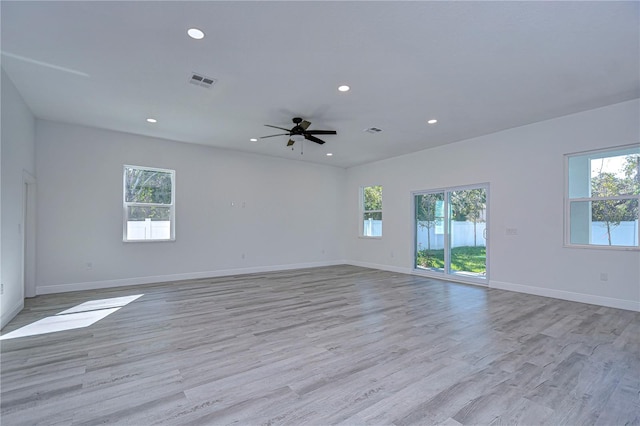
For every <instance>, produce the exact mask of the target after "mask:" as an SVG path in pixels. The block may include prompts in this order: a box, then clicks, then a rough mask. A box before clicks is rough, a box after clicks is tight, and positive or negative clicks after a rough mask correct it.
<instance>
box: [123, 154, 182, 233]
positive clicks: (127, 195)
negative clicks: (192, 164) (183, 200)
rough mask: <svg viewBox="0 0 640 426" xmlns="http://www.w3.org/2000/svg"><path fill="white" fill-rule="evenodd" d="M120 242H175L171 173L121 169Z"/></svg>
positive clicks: (146, 168) (150, 169)
mask: <svg viewBox="0 0 640 426" xmlns="http://www.w3.org/2000/svg"><path fill="white" fill-rule="evenodd" d="M123 176H124V177H123V188H124V194H123V199H124V232H123V239H124V241H171V240H174V239H175V171H174V170H166V169H154V168H151V167H138V166H124V173H123Z"/></svg>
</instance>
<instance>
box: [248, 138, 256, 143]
mask: <svg viewBox="0 0 640 426" xmlns="http://www.w3.org/2000/svg"><path fill="white" fill-rule="evenodd" d="M249 140H250V141H251V142H258V139H256V138H251V139H249Z"/></svg>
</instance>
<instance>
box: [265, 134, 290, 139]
mask: <svg viewBox="0 0 640 426" xmlns="http://www.w3.org/2000/svg"><path fill="white" fill-rule="evenodd" d="M275 136H289V133H279V134H277V135H269V136H260V139H264V138H273V137H275Z"/></svg>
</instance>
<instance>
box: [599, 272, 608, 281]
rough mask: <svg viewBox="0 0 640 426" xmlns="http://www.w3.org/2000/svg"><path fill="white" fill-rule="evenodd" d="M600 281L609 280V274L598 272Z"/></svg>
mask: <svg viewBox="0 0 640 426" xmlns="http://www.w3.org/2000/svg"><path fill="white" fill-rule="evenodd" d="M600 281H609V274H607V273H606V272H600Z"/></svg>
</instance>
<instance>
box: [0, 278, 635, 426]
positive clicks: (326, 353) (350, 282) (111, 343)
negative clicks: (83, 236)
mask: <svg viewBox="0 0 640 426" xmlns="http://www.w3.org/2000/svg"><path fill="white" fill-rule="evenodd" d="M134 294H144V296H142V297H140V298H139V299H137V300H135V301H134V302H132V303H130V304H128V305H126V306H124V307H122V308H121V309H120V310H118V311H117V312H115V313H113V314H111V315H109V316H107V317H106V318H104V319H102V320H100V321H98V322H97V323H95V324H93V325H91V326H89V327H86V328H81V329H76V330H69V331H61V332H57V333H49V334H43V335H37V336H30V337H21V338H16V339H9V340H3V341H2V342H1V365H0V368H1V395H0V397H1V418H0V420H1V422H2V425H3V426H5V425H6V426H8V425H37V424H41V425H94V424H129V425H152V424H154V425H155V424H158V425H227V424H241V425H244V424H246V425H304V424H309V425H325V424H327V425H328V424H344V425H364V424H374V425H387V424H393V425H413V424H419V425H429V424H444V425H458V424H465V425H466V424H483V425H484V424H486V425H503V424H523V425H533V424H549V425H557V424H565V425H585V424H601V425H631V424H635V425H638V424H640V399H639V398H640V313H637V312H630V311H623V310H617V309H612V308H605V307H599V306H593V305H586V304H581V303H574V302H567V301H561V300H555V299H549V298H543V297H537V296H531V295H525V294H518V293H512V292H506V291H500V290H491V289H486V288H481V287H475V286H468V285H462V284H455V283H447V282H442V281H438V280H433V279H427V278H423V277H417V276H411V275H403V274H397V273H391V272H384V271H378V270H372V269H365V268H359V267H354V266H336V267H326V268H313V269H304V270H295V271H284V272H274V273H266V274H253V275H244V276H235V277H223V278H215V279H204V280H195V281H183V282H176V283H165V284H156V285H144V286H135V287H121V288H117V289H108V290H100V291H86V292H75V293H65V294H59V295H47V296H39V297H37V298H34V299H30V300H27V302H26V308H25V310H24V311H23V312H22V313H20V314H19V315H18V316H17V317H16V318H15V319H14V320H13V321H12V322H11V323H10V324H9V325H8V326H7V327H5V329H4V330H3V334H7V333H9V332H11V331H12V330H15V329H18V328H20V327H21V326H23V325H26V324H30V323H33V322H34V321H36V320H40V319H42V318H45V317H47V316H51V315H55V314H57V313H59V312H61V311H63V310H65V309H69V308H71V307H73V306H75V305H78V304H80V303H84V302H87V301H90V300H96V299H105V298H111V297H120V296H129V295H134Z"/></svg>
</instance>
